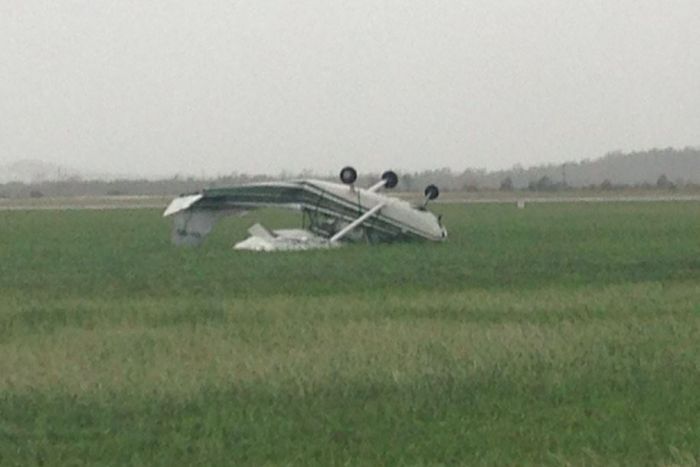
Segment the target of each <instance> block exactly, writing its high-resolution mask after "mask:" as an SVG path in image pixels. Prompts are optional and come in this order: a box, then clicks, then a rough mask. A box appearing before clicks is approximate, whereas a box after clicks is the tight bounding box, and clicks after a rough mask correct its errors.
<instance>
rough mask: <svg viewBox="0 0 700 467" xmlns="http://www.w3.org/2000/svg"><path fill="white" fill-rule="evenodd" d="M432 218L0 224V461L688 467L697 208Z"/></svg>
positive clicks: (698, 454)
mask: <svg viewBox="0 0 700 467" xmlns="http://www.w3.org/2000/svg"><path fill="white" fill-rule="evenodd" d="M443 209H444V210H445V215H446V219H447V220H449V221H450V227H451V230H450V234H451V239H450V242H448V243H446V244H444V245H400V246H389V247H374V248H363V247H353V248H348V249H345V250H337V251H324V252H309V253H301V254H281V255H247V254H239V253H233V252H231V251H229V247H230V243H231V241H232V240H231V236H233V235H241V234H242V232H243V231H244V230H245V226H246V222H242V220H241V219H233V220H231V222H227V223H224V225H222V229H221V231H217V232H216V234H215V235H214V236H213V237H212V239H211V242H210V243H208V244H207V245H206V246H205V247H204V248H202V249H199V250H175V249H172V248H170V247H169V246H168V245H167V234H168V229H167V225H165V224H163V223H162V222H161V221H160V219H158V218H157V217H156V216H157V213H150V214H149V215H148V216H147V215H145V214H144V213H143V212H131V211H125V212H120V213H66V214H69V215H68V216H67V217H61V216H55V217H53V216H49V217H48V218H45V217H41V215H37V213H12V215H10V216H7V215H3V220H8V222H7V223H6V224H4V226H5V227H6V228H7V230H6V232H5V234H6V235H5V236H4V237H3V240H2V242H3V243H2V244H1V245H0V248H1V249H0V257H1V259H2V260H3V263H2V264H3V266H2V268H3V269H2V272H3V275H2V276H0V291H2V295H0V297H1V298H0V415H1V416H0V463H4V464H18V465H26V464H31V463H56V464H65V463H80V462H88V463H116V464H123V463H128V464H144V463H148V464H163V465H165V464H168V465H172V464H191V463H210V464H226V463H249V464H255V465H259V464H263V463H299V464H309V463H317V464H339V463H348V462H349V463H360V464H368V463H369V464H377V463H382V464H387V463H391V464H393V463H412V464H416V463H468V464H473V463H485V464H496V465H502V464H513V463H517V464H543V463H544V464H555V465H560V464H565V463H572V464H584V463H585V464H611V463H623V464H655V465H660V464H692V463H693V462H695V461H696V460H698V459H699V458H700V434H699V433H700V431H699V430H700V425H699V423H698V419H699V417H698V415H697V414H698V413H700V395H698V394H700V392H698V391H697V388H698V387H700V368H699V366H700V364H699V363H698V362H700V360H699V357H700V343H699V340H698V336H700V329H699V328H700V305H699V304H700V285H699V284H700V282H699V281H698V279H699V276H700V274H699V273H700V271H699V270H698V266H697V265H698V258H699V255H698V252H699V251H700V249H699V245H698V238H700V236H699V235H698V234H700V228H699V227H700V221H699V220H698V219H699V217H698V216H697V214H700V209H698V206H697V205H695V204H692V203H686V204H648V205H647V204H643V205H636V204H629V205H608V206H596V209H592V207H590V206H583V205H582V206H579V205H577V206H563V205H562V206H559V205H553V206H542V207H539V206H538V207H537V209H530V207H528V208H527V209H526V210H524V211H517V210H515V209H514V208H512V207H505V206H487V207H482V206H479V207H477V208H474V209H472V208H471V207H470V208H469V209H467V208H466V207H463V206H450V207H444V208H443ZM260 216H261V217H262V219H263V220H265V221H266V223H270V224H273V225H272V226H273V227H274V226H275V225H274V224H275V223H276V222H278V223H280V224H284V223H286V222H289V220H290V218H286V217H284V214H282V215H281V216H282V217H281V218H280V217H279V216H280V214H279V213H277V212H262V213H261V214H260ZM251 222H252V221H247V223H248V224H250V223H251ZM73 230H75V232H76V234H75V235H72V234H71V232H72V231H73ZM163 236H165V238H162V237H163ZM8 238H9V239H10V240H12V241H10V240H8ZM127 239H128V240H129V241H130V242H132V244H131V245H130V247H128V246H129V245H127V243H129V242H128V241H127ZM37 254H38V256H37ZM128 263H131V267H129V264H128ZM528 265H530V266H532V267H531V269H528ZM85 267H87V268H88V269H87V270H85V269H84V268H85ZM10 270H12V271H13V274H12V275H11V276H9V275H6V273H7V272H8V271H10ZM499 271H500V273H499ZM295 272H296V273H295ZM37 275H38V276H37Z"/></svg>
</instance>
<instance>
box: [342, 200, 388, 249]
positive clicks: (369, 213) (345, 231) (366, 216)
mask: <svg viewBox="0 0 700 467" xmlns="http://www.w3.org/2000/svg"><path fill="white" fill-rule="evenodd" d="M384 206H386V203H379V204H377V205H376V206H375V207H373V208H372V209H370V210H369V211H367V212H366V213H364V214H362V215H361V216H360V217H358V218H357V219H355V220H354V221H352V222H351V223H350V224H348V225H346V226H345V227H343V228H342V229H341V230H340V231H339V232H338V233H337V234H335V235H333V236H332V237H331V240H330V242H331V243H335V242H337V241H339V240H340V239H342V238H343V237H344V236H346V235H347V234H348V232H350V231H351V230H353V229H354V228H356V227H357V226H358V225H360V224H362V223H363V222H364V221H366V220H367V219H369V218H370V217H371V216H373V215H374V214H376V213H377V212H379V210H380V209H382V208H383V207H384Z"/></svg>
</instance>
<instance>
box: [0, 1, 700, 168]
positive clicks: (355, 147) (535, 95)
mask: <svg viewBox="0 0 700 467" xmlns="http://www.w3.org/2000/svg"><path fill="white" fill-rule="evenodd" d="M697 145H700V1H699V0H570V1H569V0H463V1H447V0H433V1H408V0H392V1H382V0H355V1H347V2H341V1H332V0H294V1H291V0H290V1H281V0H277V1H266V0H248V1H235V0H227V1H218V0H210V1H205V0H202V1H193V0H186V1H183V0H53V1H49V0H0V165H2V164H6V163H9V162H13V161H16V160H20V159H41V160H44V161H47V162H52V163H57V164H62V165H66V166H72V167H76V168H78V169H81V170H84V171H90V172H100V173H118V174H134V175H146V176H153V175H167V174H174V173H183V174H194V175H201V174H207V175H210V174H223V173H228V172H232V171H238V172H257V173H261V172H262V173H273V174H275V173H278V172H280V171H281V170H288V171H292V172H298V171H300V170H302V169H305V168H310V169H315V170H316V171H319V172H323V173H326V172H331V171H333V172H334V171H336V170H337V169H338V168H339V167H340V166H341V165H344V164H348V163H352V164H353V165H355V166H356V167H357V168H358V169H359V170H365V171H367V170H382V169H386V168H396V169H404V170H422V169H428V168H439V167H451V168H453V169H457V170H463V169H465V168H467V167H486V168H489V169H495V168H506V167H510V166H512V165H513V164H515V163H521V164H523V165H526V166H527V165H532V164H537V163H541V162H561V161H567V160H579V159H583V158H595V157H599V156H602V155H603V154H604V153H606V152H608V151H611V150H616V149H621V150H630V149H645V148H651V147H667V146H676V147H683V146H697Z"/></svg>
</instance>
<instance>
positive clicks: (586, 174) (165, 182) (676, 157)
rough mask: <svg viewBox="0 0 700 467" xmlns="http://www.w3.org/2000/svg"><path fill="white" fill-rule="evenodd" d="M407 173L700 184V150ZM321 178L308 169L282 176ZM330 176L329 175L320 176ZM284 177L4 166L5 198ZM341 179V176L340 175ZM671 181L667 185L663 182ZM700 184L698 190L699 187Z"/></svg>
mask: <svg viewBox="0 0 700 467" xmlns="http://www.w3.org/2000/svg"><path fill="white" fill-rule="evenodd" d="M397 169H399V170H398V172H399V185H398V187H397V189H398V190H399V191H412V192H422V191H423V189H424V188H425V187H426V186H427V185H428V184H431V183H435V184H437V185H438V186H440V188H441V189H442V190H445V191H477V190H485V189H486V190H488V189H515V190H519V189H520V190H521V189H531V190H536V191H557V190H563V189H569V188H589V187H596V188H603V189H613V188H616V187H639V188H657V187H658V188H679V187H683V186H687V185H694V186H695V187H697V186H700V148H685V149H672V148H667V149H652V150H649V151H641V152H632V153H627V154H624V153H621V152H613V153H609V154H607V155H605V156H604V157H602V158H600V159H596V160H584V161H581V162H566V163H562V164H549V165H538V166H534V167H529V168H523V167H520V166H516V167H513V168H511V169H509V170H499V171H493V172H489V171H486V170H483V169H467V170H464V171H463V172H455V171H452V170H450V169H447V168H443V169H436V170H429V171H424V172H413V173H410V172H406V171H401V170H400V167H397ZM379 176H380V175H379V174H371V173H364V174H361V176H360V180H359V181H358V184H360V185H361V186H369V185H371V184H372V183H374V182H375V181H376V180H378V179H379ZM305 177H314V175H313V174H311V173H308V172H305V173H302V174H297V175H296V176H295V175H291V174H289V175H287V176H285V177H282V178H305ZM320 178H326V179H328V177H320ZM275 179H280V177H275V176H272V175H248V174H238V173H234V174H230V175H227V176H222V177H219V178H209V179H203V178H194V177H173V178H169V179H162V180H145V179H135V178H133V177H110V176H97V175H88V174H85V175H83V177H82V178H81V176H80V174H79V173H78V172H77V171H73V170H70V169H66V168H63V167H59V166H56V165H53V164H47V163H44V162H41V161H31V160H29V161H21V162H17V163H15V164H11V165H8V166H5V167H0V198H5V197H11V198H14V197H26V196H29V195H30V194H31V193H32V192H34V193H41V194H42V195H45V196H104V195H112V196H115V195H175V194H179V193H188V192H193V191H198V190H201V189H202V188H208V187H221V186H231V185H238V184H242V183H250V182H260V181H268V180H275ZM332 179H333V180H334V181H335V177H333V178H332ZM661 182H663V183H661ZM693 189H695V188H693Z"/></svg>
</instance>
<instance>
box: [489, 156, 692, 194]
mask: <svg viewBox="0 0 700 467" xmlns="http://www.w3.org/2000/svg"><path fill="white" fill-rule="evenodd" d="M494 175H496V176H498V175H500V176H502V177H503V178H505V177H506V176H511V177H512V179H513V182H514V184H515V185H516V186H527V185H528V183H530V182H531V181H533V180H539V179H540V178H541V177H543V176H547V177H549V178H550V179H552V180H555V181H561V182H563V181H566V183H567V184H568V185H569V186H572V187H584V186H589V185H600V184H601V183H604V182H605V181H608V182H610V183H612V184H614V185H644V184H656V182H657V180H658V179H659V177H660V176H662V175H665V176H666V178H668V180H669V181H671V182H673V183H675V184H678V185H684V184H687V183H694V184H698V183H700V148H685V149H680V150H677V149H673V148H667V149H652V150H650V151H643V152H631V153H627V154H624V153H622V152H612V153H609V154H607V155H605V156H604V157H602V158H600V159H596V160H592V161H590V160H586V161H581V162H568V163H565V164H558V165H547V166H539V167H532V168H529V169H518V168H515V169H512V170H510V171H505V172H500V173H498V172H497V173H495V174H494Z"/></svg>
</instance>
